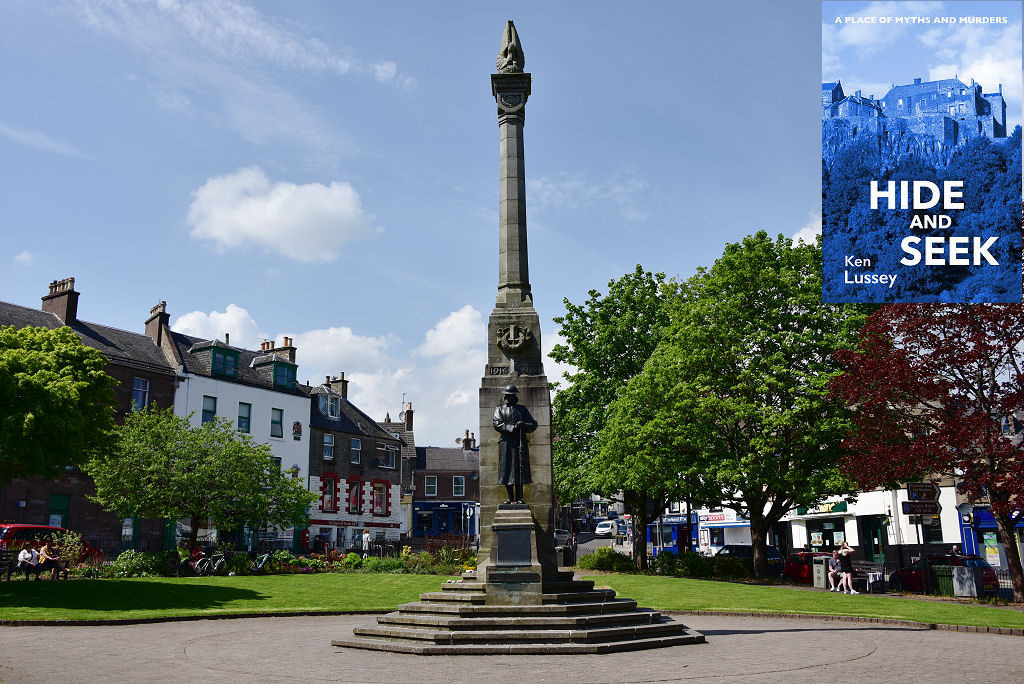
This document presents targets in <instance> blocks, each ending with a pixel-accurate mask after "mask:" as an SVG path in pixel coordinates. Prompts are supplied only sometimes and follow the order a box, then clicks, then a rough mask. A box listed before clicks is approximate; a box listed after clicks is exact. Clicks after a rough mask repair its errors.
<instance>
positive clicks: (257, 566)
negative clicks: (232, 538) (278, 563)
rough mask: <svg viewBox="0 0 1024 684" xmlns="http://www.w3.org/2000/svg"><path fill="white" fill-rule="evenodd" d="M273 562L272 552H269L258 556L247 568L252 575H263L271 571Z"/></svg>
mask: <svg viewBox="0 0 1024 684" xmlns="http://www.w3.org/2000/svg"><path fill="white" fill-rule="evenodd" d="M271 562H272V558H271V554H270V553H269V552H267V553H264V554H261V555H259V556H257V557H256V559H255V560H253V561H252V562H251V563H249V565H248V566H247V567H246V570H248V571H249V574H250V575H263V574H266V573H269V572H270V570H271Z"/></svg>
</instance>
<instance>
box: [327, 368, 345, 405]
mask: <svg viewBox="0 0 1024 684" xmlns="http://www.w3.org/2000/svg"><path fill="white" fill-rule="evenodd" d="M327 385H328V386H329V387H330V388H331V389H332V390H333V391H335V392H337V393H338V394H340V395H341V398H342V399H348V380H346V379H345V371H341V373H339V374H338V377H336V378H332V377H331V376H330V375H328V376H327Z"/></svg>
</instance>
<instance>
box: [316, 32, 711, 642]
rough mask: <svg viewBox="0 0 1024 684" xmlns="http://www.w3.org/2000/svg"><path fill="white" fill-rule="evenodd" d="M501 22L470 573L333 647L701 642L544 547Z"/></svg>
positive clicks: (522, 216)
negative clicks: (495, 183)
mask: <svg viewBox="0 0 1024 684" xmlns="http://www.w3.org/2000/svg"><path fill="white" fill-rule="evenodd" d="M524 65H525V60H524V58H523V49H522V45H521V44H520V42H519V35H518V34H517V33H516V28H515V26H514V25H513V23H512V22H511V21H509V22H508V24H507V25H506V27H505V31H504V34H503V36H502V40H501V48H500V50H499V51H498V58H497V64H496V67H497V73H494V74H492V75H491V93H492V95H493V96H494V99H495V102H496V103H497V106H498V128H499V131H500V133H499V136H500V147H499V164H500V173H499V212H498V295H497V300H496V302H495V306H494V310H493V311H492V312H491V315H490V318H489V320H488V324H487V350H488V352H487V353H488V358H487V367H486V369H485V371H484V376H483V378H482V380H481V383H480V432H479V434H480V439H481V441H480V479H481V487H480V498H481V502H480V503H481V521H482V524H481V527H480V550H479V554H478V559H479V564H478V566H477V570H476V571H475V572H467V573H465V574H464V575H463V577H462V579H460V580H457V581H449V582H447V583H445V584H444V585H442V587H441V590H440V591H437V592H429V593H425V594H421V595H420V600H419V601H418V602H415V603H409V604H405V605H402V606H399V609H398V610H397V611H395V612H392V613H388V614H387V615H383V616H381V617H379V618H377V624H376V625H375V626H370V627H356V628H355V629H354V630H353V634H352V636H349V637H346V638H342V639H337V640H335V641H333V642H332V643H333V644H334V645H335V646H342V647H348V648H361V649H371V650H378V651H393V652H401V653H414V654H420V655H458V654H467V655H490V654H494V655H498V654H530V653H544V654H551V653H610V652H615V651H629V650H639V649H649V648H659V647H663V646H677V645H681V644H693V643H700V642H703V641H704V636H703V635H702V634H700V633H698V632H694V631H692V630H689V629H687V628H686V626H685V625H683V624H681V623H680V622H678V621H676V620H673V619H672V618H670V617H667V616H664V615H662V614H661V613H659V612H658V611H654V610H650V609H645V608H638V607H637V605H636V602H635V601H633V600H631V599H628V598H620V597H617V596H616V595H615V592H614V591H612V590H610V589H595V588H594V583H593V582H592V581H589V580H588V581H580V580H574V579H573V573H572V572H571V571H568V570H561V569H559V567H558V560H557V556H556V553H555V544H554V491H553V488H552V481H553V473H552V466H551V394H550V391H549V388H548V379H547V376H546V375H545V374H544V363H543V355H542V353H541V329H540V317H539V316H538V314H537V311H536V310H535V309H534V308H533V295H532V293H531V289H530V274H529V263H528V249H527V237H526V173H525V163H524V149H525V146H524V142H523V126H524V124H525V121H526V102H527V100H528V99H529V97H530V82H531V76H530V74H529V73H527V72H525V71H524Z"/></svg>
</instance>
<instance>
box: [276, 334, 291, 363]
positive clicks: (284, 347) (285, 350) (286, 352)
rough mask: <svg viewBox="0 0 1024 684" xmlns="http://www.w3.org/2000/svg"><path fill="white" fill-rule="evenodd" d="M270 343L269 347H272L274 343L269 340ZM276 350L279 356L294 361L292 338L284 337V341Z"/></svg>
mask: <svg viewBox="0 0 1024 684" xmlns="http://www.w3.org/2000/svg"><path fill="white" fill-rule="evenodd" d="M270 344H271V348H273V344H274V343H273V342H271V343H270ZM277 351H279V352H281V356H283V357H285V358H286V359H288V360H289V361H291V362H292V363H295V346H294V345H292V338H290V337H286V338H284V343H282V344H281V346H280V347H278V349H277Z"/></svg>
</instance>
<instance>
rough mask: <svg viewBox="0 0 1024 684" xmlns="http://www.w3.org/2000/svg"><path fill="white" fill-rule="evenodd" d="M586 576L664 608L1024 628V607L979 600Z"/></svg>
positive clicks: (630, 577) (649, 603) (683, 580)
mask: <svg viewBox="0 0 1024 684" xmlns="http://www.w3.org/2000/svg"><path fill="white" fill-rule="evenodd" d="M587 579H592V580H594V583H595V584H596V585H599V586H600V585H607V586H609V587H611V588H612V589H614V590H615V591H616V592H618V593H619V595H621V596H625V597H629V598H631V599H636V601H637V603H638V604H639V605H641V606H646V607H649V608H657V609H660V610H716V611H726V612H737V613H744V612H754V613H800V614H805V615H853V616H858V617H870V618H887V619H892V620H911V621H914V622H927V623H936V624H947V625H977V626H986V627H1007V628H1012V629H1024V611H1019V610H1013V609H1008V608H997V607H993V606H983V605H976V604H962V603H945V602H941V601H922V600H918V599H913V598H900V597H897V596H877V595H871V594H860V595H858V596H848V595H846V594H834V593H831V592H827V591H798V590H794V589H791V588H788V587H780V586H759V585H751V584H741V583H734V582H713V581H709V580H696V579H686V578H682V577H650V576H644V575H599V576H594V577H588V578H587Z"/></svg>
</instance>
